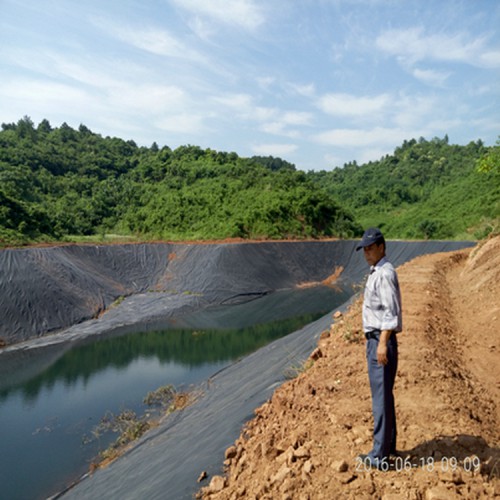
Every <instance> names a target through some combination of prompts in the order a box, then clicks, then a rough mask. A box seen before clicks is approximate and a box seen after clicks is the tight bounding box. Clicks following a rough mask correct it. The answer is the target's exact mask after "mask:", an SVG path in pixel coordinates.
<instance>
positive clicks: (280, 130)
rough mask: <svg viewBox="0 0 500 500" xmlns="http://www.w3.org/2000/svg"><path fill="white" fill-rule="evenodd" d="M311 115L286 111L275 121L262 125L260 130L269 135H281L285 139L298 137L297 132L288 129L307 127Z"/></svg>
mask: <svg viewBox="0 0 500 500" xmlns="http://www.w3.org/2000/svg"><path fill="white" fill-rule="evenodd" d="M312 118H313V115H312V113H307V112H302V111H287V112H285V113H282V114H281V116H279V117H277V119H276V120H275V121H272V122H268V123H264V124H263V125H262V126H261V127H260V130H262V131H263V132H266V133H269V134H275V135H282V136H285V137H292V138H297V137H299V135H300V134H299V132H298V130H296V129H295V130H293V129H290V128H289V127H298V126H299V127H300V126H309V125H310V124H311V121H312Z"/></svg>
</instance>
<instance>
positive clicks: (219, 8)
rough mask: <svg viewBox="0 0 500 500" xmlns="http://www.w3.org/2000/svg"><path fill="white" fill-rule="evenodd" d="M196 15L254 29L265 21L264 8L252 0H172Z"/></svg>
mask: <svg viewBox="0 0 500 500" xmlns="http://www.w3.org/2000/svg"><path fill="white" fill-rule="evenodd" d="M172 1H173V3H175V4H176V5H178V6H179V7H181V8H183V9H186V10H188V11H190V12H191V13H192V14H194V15H196V16H207V17H210V18H212V19H214V20H216V21H218V22H220V23H224V24H229V25H231V26H234V27H240V28H244V29H246V30H254V29H256V28H258V27H259V26H261V25H262V24H263V23H264V22H265V21H266V19H265V16H264V12H263V10H262V8H261V7H260V6H258V5H257V4H256V3H255V2H253V1H252V0H231V1H230V2H228V1H227V0H210V1H207V0H172Z"/></svg>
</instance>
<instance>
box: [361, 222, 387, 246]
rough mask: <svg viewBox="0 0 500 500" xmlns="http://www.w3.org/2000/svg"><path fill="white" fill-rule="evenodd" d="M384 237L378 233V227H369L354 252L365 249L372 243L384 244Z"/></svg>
mask: <svg viewBox="0 0 500 500" xmlns="http://www.w3.org/2000/svg"><path fill="white" fill-rule="evenodd" d="M384 242H385V239H384V235H383V234H382V232H381V231H380V229H379V228H378V227H369V228H368V229H367V230H366V231H365V232H364V234H363V238H362V239H361V241H360V243H359V245H358V246H357V247H356V250H360V249H361V248H365V247H367V246H369V245H371V244H373V243H384Z"/></svg>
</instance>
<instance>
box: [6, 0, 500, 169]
mask: <svg viewBox="0 0 500 500" xmlns="http://www.w3.org/2000/svg"><path fill="white" fill-rule="evenodd" d="M498 26H500V2H499V1H497V0H463V1H460V0H453V1H452V0H439V1H436V0H429V1H428V0H418V1H417V0H415V1H413V0H408V1H406V0H106V1H104V0H0V122H1V123H10V122H17V121H18V120H19V119H20V118H22V117H23V116H25V115H27V116H30V117H31V119H32V120H33V121H34V122H35V124H38V123H39V122H40V121H41V120H42V119H43V118H47V119H48V120H49V121H50V123H51V124H52V126H54V127H56V126H57V127H58V126H60V125H61V124H62V123H63V122H66V123H68V124H69V125H70V126H72V127H74V128H77V127H78V126H79V125H80V124H81V123H83V124H84V125H86V126H87V127H89V128H90V129H91V130H92V131H94V132H96V133H99V134H102V135H103V136H107V135H110V136H116V137H120V138H123V139H126V140H129V139H132V140H134V141H136V142H137V144H139V145H144V146H150V145H151V144H152V143H153V142H156V143H157V144H158V145H159V146H160V147H161V146H164V145H167V146H170V147H171V148H176V147H178V146H180V145H183V144H193V145H198V146H201V147H202V148H211V149H215V150H219V151H235V152H236V153H238V154H239V155H240V156H253V155H265V156H267V155H273V156H279V157H281V158H283V159H286V160H288V161H290V162H292V163H294V164H295V165H296V166H297V168H300V169H303V170H321V169H325V170H331V169H332V168H334V167H335V166H342V165H343V164H344V163H345V162H349V161H352V160H356V161H357V162H358V163H365V162H367V161H370V160H377V159H379V158H380V157H382V156H383V155H385V154H388V153H389V154H390V153H392V152H393V151H394V148H395V147H397V146H399V145H401V144H402V142H403V141H404V140H405V139H408V140H409V139H412V138H415V139H418V138H419V137H425V138H426V139H429V140H430V139H432V138H433V137H436V136H437V137H444V135H445V134H448V136H449V140H450V142H451V143H456V144H467V143H469V142H470V141H475V140H477V139H482V140H483V141H484V142H485V143H486V144H487V145H492V144H494V143H495V141H496V139H497V137H498V136H499V134H500V30H499V28H498Z"/></svg>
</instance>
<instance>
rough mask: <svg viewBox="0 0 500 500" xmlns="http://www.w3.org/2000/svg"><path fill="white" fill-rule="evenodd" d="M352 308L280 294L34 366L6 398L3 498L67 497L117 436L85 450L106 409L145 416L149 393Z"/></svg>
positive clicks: (338, 298)
mask: <svg viewBox="0 0 500 500" xmlns="http://www.w3.org/2000/svg"><path fill="white" fill-rule="evenodd" d="M345 300H346V294H344V293H338V291H332V290H326V289H317V290H316V291H315V292H314V291H310V290H309V291H306V292H304V293H300V294H296V293H294V294H289V293H288V294H287V293H284V294H281V295H280V294H273V296H272V297H271V296H270V297H269V298H267V299H266V298H264V299H259V300H257V301H254V302H252V303H248V304H240V305H237V306H225V307H219V308H214V309H213V310H208V311H203V312H201V313H196V314H193V315H191V316H190V317H187V318H183V319H181V320H180V321H178V322H177V324H178V325H179V324H181V323H182V326H183V327H182V328H174V327H173V325H172V324H163V325H162V328H161V329H160V328H158V329H154V330H153V331H142V332H141V331H139V332H137V330H136V331H135V332H130V333H128V334H123V332H114V333H113V334H111V333H110V336H108V338H101V339H100V340H94V341H92V342H91V343H87V344H86V345H80V346H77V347H74V348H73V349H71V350H69V351H67V352H66V353H64V354H62V355H61V356H60V357H59V358H58V359H57V357H56V358H55V359H56V361H55V362H52V360H51V358H50V357H49V358H48V359H49V360H50V361H49V363H48V362H47V360H43V361H40V360H38V361H37V360H35V359H34V360H33V365H34V366H35V365H37V366H38V365H39V366H40V367H44V368H41V370H42V371H41V373H39V374H38V375H36V376H31V375H30V377H31V378H29V379H28V380H27V381H25V382H24V383H20V382H19V380H23V377H22V376H18V375H16V374H12V381H13V383H12V384H11V385H8V384H7V385H6V383H5V382H6V380H7V379H10V378H9V377H5V380H4V383H3V384H2V389H1V390H0V432H1V438H0V439H1V448H2V452H1V453H0V485H1V486H0V488H1V490H0V491H1V493H0V496H1V497H2V498H9V499H12V500H14V499H25V498H30V499H36V498H45V497H46V496H48V495H50V494H54V493H55V492H56V491H59V490H62V489H64V487H66V486H67V485H68V484H69V483H70V482H71V481H72V480H75V479H77V478H78V477H79V476H81V475H82V474H83V473H85V472H86V471H87V470H88V466H89V463H90V461H91V459H92V458H93V457H95V456H96V455H97V454H98V453H99V451H100V450H103V449H105V448H106V447H107V446H108V445H109V444H110V442H111V441H112V440H114V439H115V438H116V436H114V435H108V436H106V435H105V436H102V437H100V438H99V440H96V441H93V442H91V443H90V444H84V441H85V439H84V437H85V436H88V435H89V433H91V431H92V429H93V428H94V427H95V426H96V425H97V424H98V423H99V421H100V419H101V418H102V417H103V416H104V414H105V413H106V412H107V411H111V412H113V413H114V414H117V413H119V412H120V411H122V410H124V409H131V410H134V411H136V412H137V413H138V414H142V413H143V412H144V406H143V403H142V400H143V398H144V396H145V395H146V394H147V393H148V392H149V391H152V390H155V389H156V388H158V387H160V386H162V385H167V384H172V385H174V386H175V387H176V388H177V389H184V390H185V389H187V388H188V387H189V386H190V385H192V384H199V383H201V382H202V381H204V380H206V379H208V378H209V377H210V376H211V375H213V374H214V373H215V372H217V371H218V370H220V369H222V368H224V367H225V366H227V365H228V364H230V363H231V362H233V361H234V360H236V359H238V358H241V357H242V356H245V355H247V354H249V353H251V352H253V351H255V350H256V349H258V348H260V347H262V346H264V345H266V344H268V343H269V342H271V341H273V340H275V339H277V338H280V337H282V336H284V335H287V334H289V333H291V332H293V331H296V330H298V329H299V328H301V327H302V326H304V325H306V324H308V323H310V322H312V321H314V320H315V319H317V318H318V317H320V316H322V315H323V314H325V313H326V312H328V311H329V310H331V309H332V308H333V307H335V306H336V305H338V304H340V303H342V302H344V301H345ZM273 316H274V318H279V319H273ZM262 320H264V322H262ZM150 328H151V326H148V329H150ZM145 329H146V328H144V330H145ZM118 333H121V335H118ZM87 342H88V341H87ZM40 356H44V354H43V351H40ZM45 356H47V354H45ZM30 362H31V359H30ZM50 363H52V364H50ZM47 364H49V366H48V367H46V365H47ZM14 381H17V382H14Z"/></svg>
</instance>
